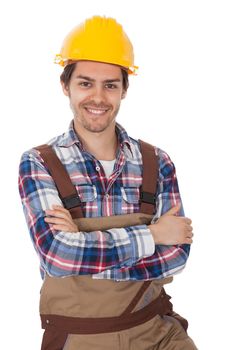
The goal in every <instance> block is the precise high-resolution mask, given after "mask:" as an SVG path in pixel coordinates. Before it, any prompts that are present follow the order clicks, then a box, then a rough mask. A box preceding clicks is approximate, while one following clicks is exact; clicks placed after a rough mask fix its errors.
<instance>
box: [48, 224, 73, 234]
mask: <svg viewBox="0 0 233 350" xmlns="http://www.w3.org/2000/svg"><path fill="white" fill-rule="evenodd" d="M53 228H54V229H55V230H57V231H64V232H70V233H78V229H77V228H75V227H68V226H66V225H58V224H55V225H53Z"/></svg>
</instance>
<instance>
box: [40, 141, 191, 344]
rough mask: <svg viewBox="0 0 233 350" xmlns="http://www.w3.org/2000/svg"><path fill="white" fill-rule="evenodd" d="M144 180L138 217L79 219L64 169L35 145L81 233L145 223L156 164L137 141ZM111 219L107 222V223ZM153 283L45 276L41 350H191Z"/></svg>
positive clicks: (159, 288)
mask: <svg viewBox="0 0 233 350" xmlns="http://www.w3.org/2000/svg"><path fill="white" fill-rule="evenodd" d="M140 146H141V151H142V157H143V182H142V190H141V205H140V213H136V214H129V215H118V216H111V217H104V218H83V217H82V216H83V213H82V210H81V206H80V204H81V202H80V199H79V197H78V195H77V191H76V189H75V187H74V186H73V184H72V182H71V180H70V178H69V175H68V174H67V172H66V170H65V168H64V166H63V165H62V164H61V162H60V160H59V159H58V158H57V156H56V154H55V153H54V151H53V150H52V148H51V147H50V146H48V145H43V146H39V147H37V148H36V149H37V150H39V151H40V154H41V157H42V158H43V160H44V162H45V164H46V166H47V167H48V169H49V172H50V174H51V176H52V177H53V179H54V181H55V184H56V186H57V189H58V191H59V195H60V197H61V199H62V201H63V204H64V206H65V207H66V208H67V209H69V210H70V212H71V215H72V218H73V219H74V220H75V221H76V223H77V225H78V227H79V230H80V231H86V232H87V231H93V230H96V229H102V230H104V229H108V228H112V227H125V226H129V225H138V224H142V223H147V224H148V223H149V222H150V221H151V219H152V214H153V210H154V205H155V193H156V183H157V170H156V171H155V172H154V173H151V171H150V170H151V169H150V165H151V164H157V159H156V156H155V152H154V148H153V147H152V146H150V145H149V144H147V143H145V142H143V141H140ZM109 219H110V220H109ZM171 281H172V277H170V278H166V279H163V280H153V281H124V282H116V281H112V280H96V279H93V278H92V276H90V275H88V276H71V277H65V278H61V277H59V278H58V277H50V276H48V275H46V277H45V280H44V283H43V286H42V289H41V298H40V314H41V321H42V328H44V329H45V332H44V336H43V341H42V347H41V350H90V349H94V350H105V349H106V350H107V349H109V350H115V349H116V350H152V349H153V350H195V349H197V348H196V347H195V345H194V343H193V341H192V340H191V339H190V338H189V337H188V335H187V333H186V330H187V327H188V323H187V321H186V320H185V319H183V318H182V317H180V316H179V315H178V314H176V313H175V312H174V311H173V310H172V304H171V302H170V301H169V299H170V297H169V296H168V295H167V294H166V293H165V291H164V289H163V285H164V284H166V283H170V282H171Z"/></svg>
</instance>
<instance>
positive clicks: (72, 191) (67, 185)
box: [35, 144, 83, 218]
mask: <svg viewBox="0 0 233 350" xmlns="http://www.w3.org/2000/svg"><path fill="white" fill-rule="evenodd" d="M35 149H36V150H38V151H39V152H40V156H41V158H42V159H43V160H44V163H45V164H46V166H47V168H48V170H49V172H50V174H51V176H52V178H53V180H54V182H55V185H56V187H57V189H58V192H59V195H60V198H61V200H62V203H63V205H64V207H65V208H66V209H68V210H69V211H70V213H71V215H72V217H76V218H77V217H78V218H82V217H83V212H82V209H81V205H82V202H81V200H80V198H79V195H78V193H77V190H76V188H75V186H74V185H73V184H72V182H71V179H70V176H69V174H68V172H67V171H66V168H65V167H64V165H63V164H62V162H61V161H60V159H59V158H58V156H57V155H56V153H55V151H54V150H53V148H52V146H50V145H46V144H45V145H41V146H38V147H35Z"/></svg>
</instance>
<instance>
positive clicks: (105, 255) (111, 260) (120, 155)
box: [19, 122, 190, 281]
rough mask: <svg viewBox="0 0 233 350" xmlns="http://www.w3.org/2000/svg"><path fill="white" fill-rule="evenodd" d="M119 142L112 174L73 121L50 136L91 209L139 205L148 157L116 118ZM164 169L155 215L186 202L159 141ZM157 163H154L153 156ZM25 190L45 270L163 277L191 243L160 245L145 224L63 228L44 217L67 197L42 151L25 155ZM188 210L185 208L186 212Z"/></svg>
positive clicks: (181, 262)
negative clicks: (60, 191) (144, 157)
mask: <svg viewBox="0 0 233 350" xmlns="http://www.w3.org/2000/svg"><path fill="white" fill-rule="evenodd" d="M116 132H117V135H118V139H119V148H118V152H117V155H116V162H115V165H114V169H113V173H112V174H111V176H110V177H109V178H107V177H106V175H105V173H104V169H103V167H102V165H101V163H100V162H99V161H98V160H97V159H95V158H94V157H93V156H92V155H91V154H89V153H88V152H86V151H85V150H84V149H83V146H82V144H81V142H80V140H79V139H78V136H77V134H76V133H75V131H74V128H73V122H71V124H70V127H69V130H68V132H66V133H64V134H63V135H61V136H58V137H56V138H54V139H52V140H51V141H49V142H48V144H50V145H52V147H53V149H54V150H55V152H56V153H57V155H58V157H59V158H60V159H61V161H62V163H63V164H64V166H65V167H66V169H67V171H68V173H69V175H70V178H71V180H72V182H73V184H74V185H75V186H76V188H77V191H78V193H79V196H80V198H81V201H82V202H83V203H82V204H83V210H84V213H85V216H86V217H98V216H110V215H119V214H128V213H135V212H138V211H139V194H140V186H141V183H142V157H141V152H140V149H139V143H138V141H137V140H134V139H132V138H130V137H129V136H128V135H127V133H126V131H125V130H124V129H123V128H122V127H121V126H120V125H119V124H117V125H116ZM155 152H156V154H157V155H158V157H159V177H158V184H157V194H156V198H157V203H156V208H157V210H156V212H155V213H154V214H155V218H159V217H160V216H161V215H162V214H164V213H165V212H167V211H168V210H169V209H170V208H171V207H173V206H174V205H175V204H178V203H180V202H181V199H180V194H179V189H178V183H177V178H176V173H175V167H174V164H173V163H172V162H171V160H170V158H169V156H168V155H167V154H166V153H165V152H164V151H162V150H161V149H158V148H156V147H155ZM152 166H153V164H152ZM19 191H20V196H21V199H22V204H23V209H24V213H25V216H26V221H27V224H28V228H29V231H30V235H31V238H32V242H33V244H34V247H35V249H36V251H37V253H38V256H39V258H40V266H41V271H42V275H43V276H44V274H45V273H47V274H49V275H50V276H58V277H62V276H71V275H86V274H91V275H92V277H93V278H96V279H112V280H118V281H125V280H148V279H161V278H165V277H168V276H171V275H174V274H175V273H177V272H179V271H181V270H182V269H183V268H184V266H185V263H186V261H187V258H188V254H189V249H190V246H189V245H170V246H168V245H156V244H155V243H154V240H153V238H152V235H151V233H150V230H149V229H148V228H147V226H146V225H140V226H130V227H126V228H112V229H109V230H106V231H94V232H76V233H74V232H63V231H57V230H55V229H53V227H52V225H50V224H48V223H46V222H45V221H44V218H45V216H46V215H45V210H46V209H51V206H52V205H53V204H59V205H62V202H61V200H60V198H59V195H58V191H57V189H56V186H55V184H54V181H53V179H52V177H51V176H50V174H49V172H48V170H47V168H46V166H45V165H44V162H43V160H42V159H41V157H40V155H39V152H38V151H36V150H35V149H31V150H29V151H27V152H25V153H24V154H23V155H22V158H21V162H20V169H19ZM180 214H181V215H183V210H182V212H181V213H180Z"/></svg>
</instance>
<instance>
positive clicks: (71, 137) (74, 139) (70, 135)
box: [57, 120, 132, 154]
mask: <svg viewBox="0 0 233 350" xmlns="http://www.w3.org/2000/svg"><path fill="white" fill-rule="evenodd" d="M116 133H117V136H118V140H119V145H120V147H121V148H122V149H125V147H127V149H128V150H130V151H131V154H132V149H131V148H132V142H131V140H130V137H129V136H128V134H127V132H126V131H125V129H124V128H123V127H122V126H121V125H120V124H118V123H116ZM74 144H77V145H79V146H81V141H80V139H79V137H78V135H77V134H76V132H75V130H74V121H73V120H72V121H71V122H70V125H69V129H68V131H67V132H66V133H64V134H63V135H62V136H61V138H60V140H59V141H58V144H57V145H58V146H59V147H70V146H73V145H74Z"/></svg>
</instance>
